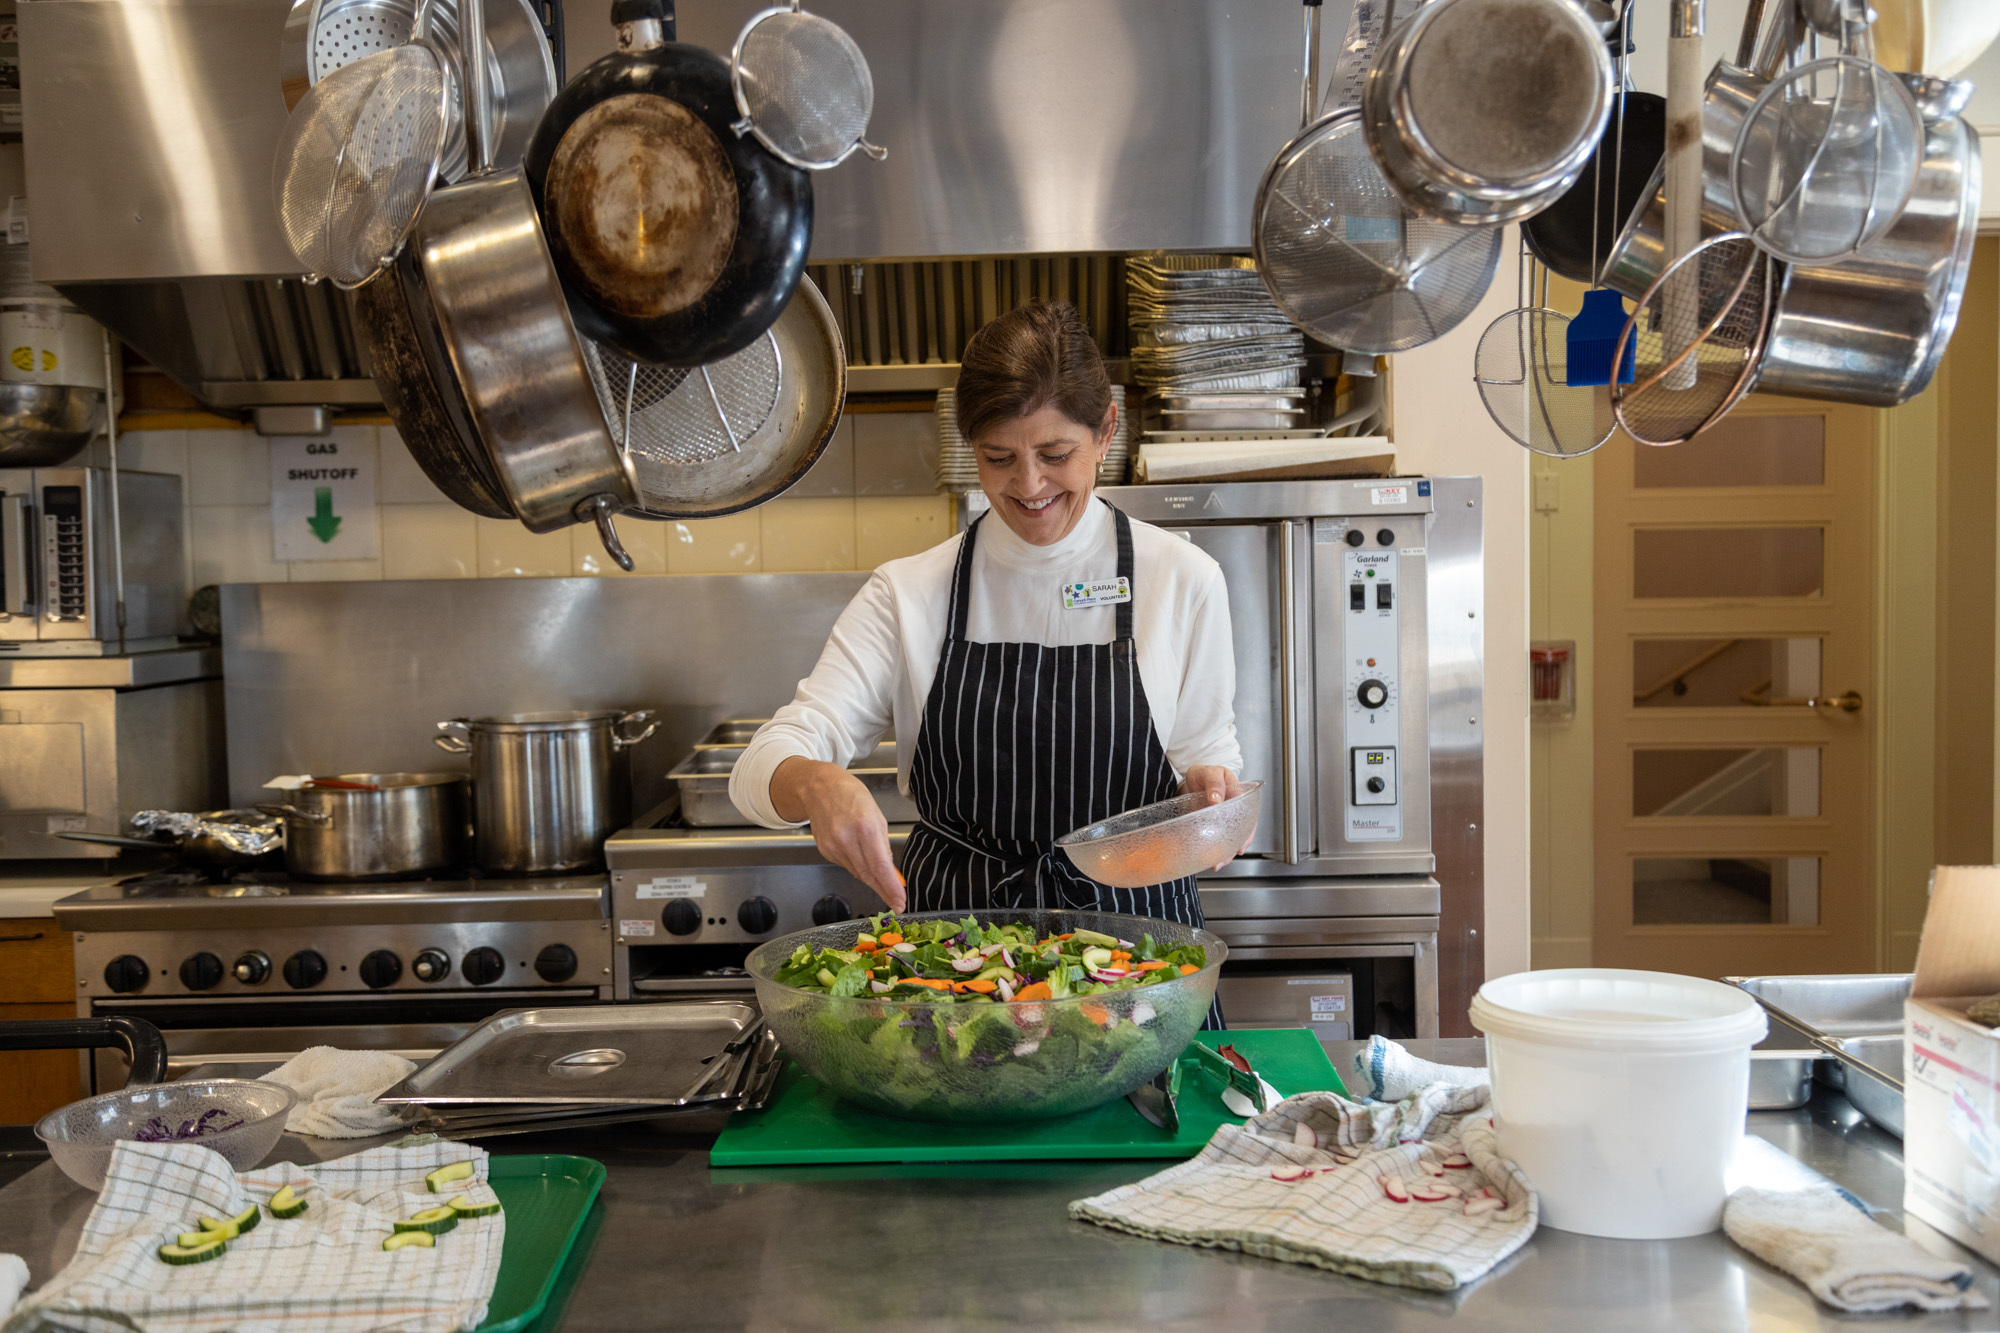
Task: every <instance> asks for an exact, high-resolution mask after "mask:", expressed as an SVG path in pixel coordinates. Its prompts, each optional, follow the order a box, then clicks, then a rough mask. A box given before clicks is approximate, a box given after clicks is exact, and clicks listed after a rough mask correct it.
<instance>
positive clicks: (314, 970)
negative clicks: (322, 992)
mask: <svg viewBox="0 0 2000 1333" xmlns="http://www.w3.org/2000/svg"><path fill="white" fill-rule="evenodd" d="M325 980H326V959H324V958H322V957H320V956H319V955H318V954H317V953H314V952H313V951H312V950H311V949H301V950H299V951H298V952H297V953H295V954H293V955H292V956H291V957H290V958H287V959H286V960H285V984H286V985H287V986H290V987H291V988H292V989H293V990H311V989H312V988H313V987H314V986H317V985H319V983H320V982H322V981H325Z"/></svg>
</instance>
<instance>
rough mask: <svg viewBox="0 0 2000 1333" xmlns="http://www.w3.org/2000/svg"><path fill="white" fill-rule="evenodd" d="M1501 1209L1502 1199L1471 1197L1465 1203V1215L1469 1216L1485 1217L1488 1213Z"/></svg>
mask: <svg viewBox="0 0 2000 1333" xmlns="http://www.w3.org/2000/svg"><path fill="white" fill-rule="evenodd" d="M1499 1211H1500V1200H1498V1199H1469V1200H1467V1201H1466V1205H1465V1215H1466V1216H1467V1217H1484V1216H1486V1215H1487V1214H1488V1213H1497V1212H1499Z"/></svg>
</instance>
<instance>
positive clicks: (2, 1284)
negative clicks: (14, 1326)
mask: <svg viewBox="0 0 2000 1333" xmlns="http://www.w3.org/2000/svg"><path fill="white" fill-rule="evenodd" d="M27 1289H28V1261H27V1260H26V1259H23V1258H22V1257H21V1256H20V1255H18V1254H0V1319H5V1318H6V1317H7V1316H8V1314H10V1313H11V1312H12V1311H13V1309H14V1306H15V1305H16V1304H18V1303H19V1302H20V1299H21V1293H22V1292H24V1291H26V1290H27Z"/></svg>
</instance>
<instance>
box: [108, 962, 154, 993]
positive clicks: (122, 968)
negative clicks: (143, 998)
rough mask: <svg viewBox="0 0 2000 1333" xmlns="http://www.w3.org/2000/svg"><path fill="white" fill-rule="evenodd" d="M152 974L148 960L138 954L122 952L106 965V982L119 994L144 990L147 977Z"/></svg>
mask: <svg viewBox="0 0 2000 1333" xmlns="http://www.w3.org/2000/svg"><path fill="white" fill-rule="evenodd" d="M152 975H153V970H152V969H151V968H149V967H147V966H146V960H145V959H143V958H141V957H139V956H138V955H137V954H129V953H121V954H119V955H118V956H117V957H116V958H114V959H112V960H111V961H110V962H108V963H106V964H105V965H104V984H105V985H107V986H109V987H111V989H112V991H113V992H114V993H115V994H118V995H125V994H128V993H129V992H131V991H135V990H144V989H145V986H146V979H147V978H148V977H151V976H152Z"/></svg>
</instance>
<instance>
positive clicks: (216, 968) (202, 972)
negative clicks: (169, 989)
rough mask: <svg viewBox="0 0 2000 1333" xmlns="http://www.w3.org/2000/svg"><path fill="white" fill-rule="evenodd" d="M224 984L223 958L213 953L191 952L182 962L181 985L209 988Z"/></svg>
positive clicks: (202, 988)
mask: <svg viewBox="0 0 2000 1333" xmlns="http://www.w3.org/2000/svg"><path fill="white" fill-rule="evenodd" d="M221 984H222V960H221V959H220V958H217V957H216V956H215V955H214V954H212V953H207V952H203V953H197V954H190V955H188V957H187V958H186V959H184V960H182V962H181V985H183V986H186V987H187V988H188V989H189V990H207V989H209V988H210V987H211V986H219V985H221Z"/></svg>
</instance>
